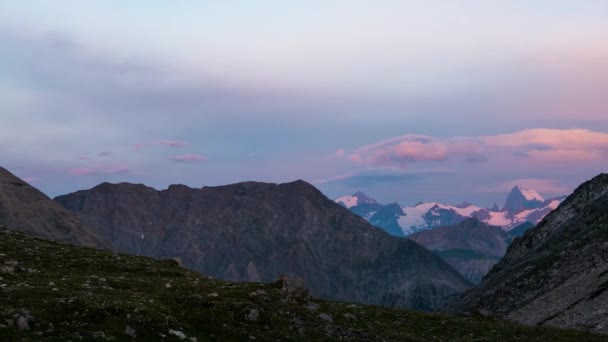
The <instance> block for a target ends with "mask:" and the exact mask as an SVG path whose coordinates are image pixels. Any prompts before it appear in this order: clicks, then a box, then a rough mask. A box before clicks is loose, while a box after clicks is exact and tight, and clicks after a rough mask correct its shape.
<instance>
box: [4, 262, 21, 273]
mask: <svg viewBox="0 0 608 342" xmlns="http://www.w3.org/2000/svg"><path fill="white" fill-rule="evenodd" d="M17 265H19V262H18V261H14V260H9V261H5V262H4V264H3V265H0V272H4V273H15V271H16V270H17Z"/></svg>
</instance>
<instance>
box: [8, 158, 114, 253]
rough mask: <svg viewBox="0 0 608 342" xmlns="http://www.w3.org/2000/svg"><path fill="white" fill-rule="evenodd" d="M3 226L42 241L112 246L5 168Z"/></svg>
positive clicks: (75, 216) (88, 245)
mask: <svg viewBox="0 0 608 342" xmlns="http://www.w3.org/2000/svg"><path fill="white" fill-rule="evenodd" d="M0 225H4V226H9V227H12V229H14V230H17V231H20V232H23V233H26V234H29V235H32V236H36V237H40V238H43V239H48V240H53V241H59V242H66V243H70V244H74V245H79V246H87V247H94V248H109V244H108V243H107V242H105V241H103V239H101V238H100V237H99V236H97V235H96V234H94V233H92V232H91V231H90V230H89V229H88V228H87V227H85V225H83V224H82V222H81V220H80V219H79V218H78V216H77V215H75V214H74V213H72V212H70V211H68V210H66V209H65V208H63V207H62V206H61V205H59V204H57V203H55V202H54V201H52V200H51V199H50V198H48V197H47V196H46V195H45V194H43V193H42V192H40V191H38V190H37V189H35V188H34V187H32V186H31V185H29V184H28V183H27V182H25V181H23V180H21V179H19V178H18V177H17V176H15V175H13V174H12V173H10V172H9V171H8V170H6V169H4V168H2V167H0Z"/></svg>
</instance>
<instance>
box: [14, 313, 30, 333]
mask: <svg viewBox="0 0 608 342" xmlns="http://www.w3.org/2000/svg"><path fill="white" fill-rule="evenodd" d="M15 323H16V324H17V329H19V330H21V331H23V330H30V322H29V320H28V319H27V317H25V316H19V318H17V321H16V322H15Z"/></svg>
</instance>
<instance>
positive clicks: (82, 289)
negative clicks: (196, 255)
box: [0, 228, 604, 342]
mask: <svg viewBox="0 0 608 342" xmlns="http://www.w3.org/2000/svg"><path fill="white" fill-rule="evenodd" d="M32 270H34V271H32ZM0 287H1V290H0V340H1V341H135V340H137V341H253V340H257V341H556V342H560V341H589V342H594V341H602V340H604V339H603V337H602V336H598V335H593V334H589V333H585V332H579V331H572V330H561V329H550V328H541V327H526V326H521V325H515V324H512V323H509V322H504V321H496V320H489V319H483V318H473V317H450V316H446V315H437V314H425V313H419V312H412V311H406V310H399V309H389V308H384V307H380V306H364V305H353V304H348V303H336V302H327V301H323V300H319V299H316V298H312V297H310V296H308V295H307V294H306V291H305V289H302V288H300V287H298V284H297V283H294V282H293V281H292V280H289V279H288V280H281V281H275V282H273V283H268V284H260V283H227V282H223V281H219V280H215V279H211V278H208V277H207V276H203V275H201V274H198V273H195V272H191V271H187V270H184V269H182V268H179V267H178V266H177V265H176V264H175V263H174V262H172V261H155V260H152V259H149V258H144V257H135V256H130V255H120V254H116V253H112V252H109V251H98V250H93V249H89V248H80V247H72V246H66V245H61V244H57V243H53V242H49V241H43V240H38V239H34V238H31V237H29V236H24V235H21V234H16V233H12V232H9V231H7V230H4V229H2V228H0Z"/></svg>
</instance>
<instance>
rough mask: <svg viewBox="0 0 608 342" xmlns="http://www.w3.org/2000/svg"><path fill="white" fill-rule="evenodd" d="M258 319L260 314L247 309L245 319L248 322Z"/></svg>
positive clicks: (254, 310)
mask: <svg viewBox="0 0 608 342" xmlns="http://www.w3.org/2000/svg"><path fill="white" fill-rule="evenodd" d="M258 317H260V312H259V311H258V310H257V309H249V313H247V314H246V315H245V318H246V319H247V320H248V321H253V322H255V321H257V320H258Z"/></svg>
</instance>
